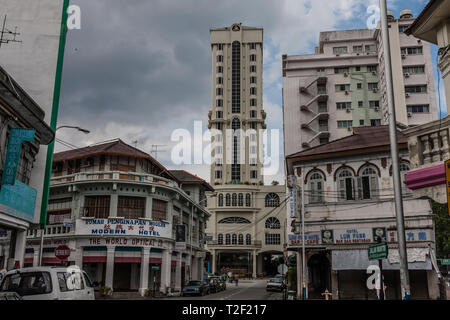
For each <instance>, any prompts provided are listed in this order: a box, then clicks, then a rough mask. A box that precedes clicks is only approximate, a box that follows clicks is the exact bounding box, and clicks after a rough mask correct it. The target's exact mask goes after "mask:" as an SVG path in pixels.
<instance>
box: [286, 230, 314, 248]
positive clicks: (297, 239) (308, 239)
mask: <svg viewBox="0 0 450 320" xmlns="http://www.w3.org/2000/svg"><path fill="white" fill-rule="evenodd" d="M316 244H320V233H319V232H315V233H307V234H305V245H316ZM289 245H290V246H293V247H295V246H300V245H302V235H301V234H299V235H295V234H290V235H289Z"/></svg>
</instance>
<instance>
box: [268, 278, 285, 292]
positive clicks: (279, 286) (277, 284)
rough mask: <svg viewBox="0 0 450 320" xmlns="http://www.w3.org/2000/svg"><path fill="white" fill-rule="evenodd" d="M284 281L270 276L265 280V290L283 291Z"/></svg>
mask: <svg viewBox="0 0 450 320" xmlns="http://www.w3.org/2000/svg"><path fill="white" fill-rule="evenodd" d="M283 289H284V282H283V280H281V279H280V278H272V279H270V280H268V281H267V285H266V291H272V290H273V291H283Z"/></svg>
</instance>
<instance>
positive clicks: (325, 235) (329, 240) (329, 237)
mask: <svg viewBox="0 0 450 320" xmlns="http://www.w3.org/2000/svg"><path fill="white" fill-rule="evenodd" d="M321 238H322V243H323V244H333V242H334V238H333V230H322V231H321Z"/></svg>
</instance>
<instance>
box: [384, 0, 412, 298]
mask: <svg viewBox="0 0 450 320" xmlns="http://www.w3.org/2000/svg"><path fill="white" fill-rule="evenodd" d="M380 11H381V12H380V16H381V35H382V39H383V50H384V63H385V78H386V89H387V90H386V91H387V100H388V107H389V136H390V141H391V157H392V177H393V180H394V196H395V214H396V218H397V236H398V251H399V256H400V281H401V288H402V296H403V299H404V300H409V298H410V295H411V293H410V286H409V273H408V259H407V251H406V236H405V221H404V217H403V199H402V186H401V180H400V170H399V159H398V143H397V128H396V127H397V125H396V124H397V123H396V118H395V102H394V88H393V81H392V64H391V52H390V41H389V29H388V22H387V6H386V0H380ZM381 290H383V288H381Z"/></svg>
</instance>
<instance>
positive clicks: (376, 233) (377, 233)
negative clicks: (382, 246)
mask: <svg viewBox="0 0 450 320" xmlns="http://www.w3.org/2000/svg"><path fill="white" fill-rule="evenodd" d="M378 237H380V238H381V241H383V242H386V228H372V242H377V241H378Z"/></svg>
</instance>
